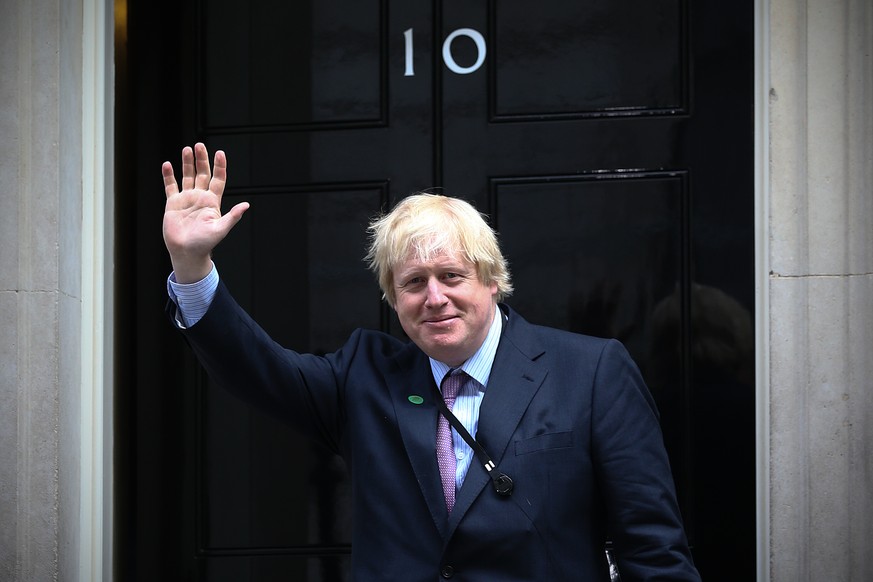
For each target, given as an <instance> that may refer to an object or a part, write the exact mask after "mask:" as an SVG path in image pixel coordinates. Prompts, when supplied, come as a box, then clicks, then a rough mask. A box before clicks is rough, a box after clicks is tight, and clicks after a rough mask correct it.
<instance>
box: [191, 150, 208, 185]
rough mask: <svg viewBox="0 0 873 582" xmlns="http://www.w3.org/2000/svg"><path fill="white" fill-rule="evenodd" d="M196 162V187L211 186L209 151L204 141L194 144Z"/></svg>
mask: <svg viewBox="0 0 873 582" xmlns="http://www.w3.org/2000/svg"><path fill="white" fill-rule="evenodd" d="M194 164H195V165H196V167H197V177H196V178H194V187H195V188H197V189H198V190H206V189H207V188H209V179H210V178H211V177H212V172H211V171H210V170H209V152H208V151H206V146H205V145H203V144H202V143H197V144H195V145H194Z"/></svg>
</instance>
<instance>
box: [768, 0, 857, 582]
mask: <svg viewBox="0 0 873 582" xmlns="http://www.w3.org/2000/svg"><path fill="white" fill-rule="evenodd" d="M769 48H770V51H769V69H770V87H769V118H770V119H769V120H770V123H769V132H770V143H769V148H770V149H769V162H770V165H769V204H768V205H767V210H768V212H769V228H768V229H767V232H766V233H765V234H766V235H768V237H769V238H768V240H767V241H763V242H765V243H769V257H768V258H769V265H768V267H769V268H768V272H769V275H768V276H767V277H766V281H767V286H768V291H766V290H765V292H768V295H767V298H768V300H769V306H770V311H769V318H768V321H769V334H767V335H766V336H765V337H768V339H769V368H768V371H769V380H770V382H769V401H768V402H766V403H765V406H768V411H769V418H770V424H769V434H768V436H769V458H770V467H769V475H768V476H767V477H768V478H769V496H770V499H769V511H768V513H769V523H768V525H769V532H770V534H769V569H770V579H771V580H773V581H775V582H805V581H810V582H819V581H822V580H842V581H846V582H864V581H868V580H873V557H871V556H873V555H871V552H870V549H871V547H873V546H871V544H873V4H871V2H870V0H769ZM765 430H766V429H765Z"/></svg>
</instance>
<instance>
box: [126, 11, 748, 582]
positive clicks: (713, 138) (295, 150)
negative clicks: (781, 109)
mask: <svg viewBox="0 0 873 582" xmlns="http://www.w3.org/2000/svg"><path fill="white" fill-rule="evenodd" d="M127 8H128V11H127V14H128V19H129V20H128V26H127V29H126V31H127V33H129V34H128V35H125V29H124V28H122V29H121V34H120V36H119V47H120V48H121V51H120V53H119V89H118V94H119V106H118V109H119V121H118V128H119V132H118V138H117V141H118V144H119V145H118V148H119V153H118V157H119V159H120V160H121V164H120V165H119V176H120V180H119V183H120V186H121V187H120V188H119V192H120V195H119V198H118V201H117V203H118V217H119V219H118V220H119V225H118V232H119V247H118V248H119V257H118V259H119V260H118V264H119V270H120V272H121V276H120V278H119V298H120V301H119V306H120V307H119V317H118V321H119V322H120V323H119V325H120V332H121V337H126V338H130V341H126V342H124V345H122V346H120V350H119V353H120V361H119V365H118V368H119V369H120V376H119V386H120V387H121V389H120V393H119V395H118V402H119V410H118V415H117V420H118V422H117V429H116V433H117V435H118V437H117V441H118V449H119V453H118V455H117V459H116V466H117V489H118V499H119V508H118V512H117V514H118V519H117V523H118V528H117V546H116V547H117V548H118V553H119V562H118V568H119V570H120V577H121V578H122V579H141V580H154V579H176V578H181V579H191V580H204V581H206V580H208V581H210V582H212V581H220V580H234V581H239V580H251V581H263V580H324V581H333V580H346V579H347V578H348V570H349V552H350V545H349V544H350V527H349V526H350V520H351V516H350V515H349V503H348V498H349V488H350V483H349V481H348V479H347V475H346V472H345V468H344V465H343V463H342V461H341V460H340V459H338V458H336V457H334V456H332V455H331V454H329V453H327V452H326V451H324V450H322V449H320V448H319V447H318V446H317V445H313V444H311V443H309V442H308V441H305V440H303V439H300V438H298V437H296V436H295V435H294V433H293V432H292V431H291V430H289V429H288V428H287V427H285V426H283V425H281V424H280V423H278V422H277V421H275V420H273V419H272V418H271V417H270V416H269V414H266V413H263V412H261V411H257V410H253V409H250V408H249V407H247V406H246V405H244V404H241V403H240V402H238V401H236V400H234V399H233V398H232V397H230V396H228V395H226V394H224V393H222V392H221V391H220V390H217V389H215V388H213V387H212V386H211V384H210V382H209V380H208V378H206V377H205V375H204V374H203V373H202V372H201V371H200V369H199V367H198V366H197V364H196V362H195V361H194V360H193V359H192V357H191V354H190V352H188V351H187V348H186V347H185V345H184V342H183V341H182V340H181V338H180V337H179V336H178V335H177V334H176V333H175V332H174V331H173V330H172V329H171V328H170V326H169V324H168V323H167V322H166V321H165V320H164V319H163V317H162V315H161V308H162V305H163V302H164V288H165V278H166V276H167V274H168V273H169V265H168V260H167V258H166V252H165V250H164V249H163V246H162V241H161V239H160V226H159V225H160V219H161V213H162V210H163V199H162V198H163V197H162V194H161V192H162V189H161V183H160V176H159V171H158V168H159V166H160V163H161V162H162V161H163V160H165V159H170V160H171V161H173V162H174V163H176V164H178V157H179V150H180V149H181V147H182V145H185V144H189V143H193V142H194V141H195V140H202V141H205V142H206V143H207V146H208V147H209V148H210V150H214V149H216V148H221V149H224V150H225V151H226V152H227V155H228V161H229V178H230V189H229V190H228V193H227V198H228V200H227V202H228V204H232V203H234V202H236V201H238V200H241V199H246V200H249V201H250V202H251V203H252V208H251V210H250V211H249V212H248V213H247V215H246V217H245V218H244V219H243V221H242V222H241V223H240V224H239V225H238V226H237V228H236V229H235V230H234V231H233V232H232V233H231V235H230V237H229V238H228V240H226V241H225V242H224V243H223V244H222V245H221V246H220V247H219V249H217V251H216V256H215V259H216V263H217V265H218V268H219V271H220V274H221V277H222V278H223V279H224V280H225V281H226V282H227V283H228V285H229V286H230V288H231V290H232V292H233V293H234V295H235V296H236V297H237V299H238V300H239V301H240V302H241V304H242V305H243V306H244V307H245V308H246V309H248V310H249V311H250V313H252V315H253V316H254V317H255V319H257V320H258V321H259V322H260V323H261V324H262V325H263V326H264V327H265V328H266V329H267V330H268V331H269V332H270V333H271V334H273V336H274V337H275V338H276V339H277V340H278V341H280V342H281V343H283V344H284V345H286V346H288V347H292V348H294V349H298V350H303V351H310V352H316V353H323V352H326V351H332V350H333V349H335V348H337V347H338V346H339V345H341V343H342V342H343V341H344V340H345V338H346V337H348V335H349V333H350V332H351V331H352V330H353V329H354V328H356V327H371V328H381V329H383V330H385V331H388V332H390V333H395V334H400V333H401V332H400V330H399V326H398V325H397V324H396V322H395V321H394V319H393V315H392V314H391V313H390V310H388V309H386V307H385V306H384V305H383V304H382V303H381V302H380V293H379V291H378V288H377V286H376V284H375V282H374V281H373V279H372V277H371V275H370V274H369V273H368V272H367V271H366V270H365V267H364V265H363V263H362V261H361V259H362V256H363V254H364V245H365V233H364V228H365V225H366V223H367V219H368V218H369V217H371V216H372V215H373V214H375V213H377V212H378V211H380V210H381V209H383V208H387V207H389V206H390V205H391V204H392V203H393V202H394V201H396V200H397V199H399V198H401V197H403V196H405V195H408V194H410V193H412V192H414V191H417V190H421V189H425V188H438V189H440V190H441V191H444V192H446V193H449V194H453V195H458V196H462V197H464V198H467V199H469V200H471V201H473V202H474V203H475V204H476V205H477V206H478V207H479V208H480V209H481V210H482V211H484V212H486V213H487V214H488V215H489V216H490V218H491V220H492V222H493V224H494V225H495V226H496V227H497V229H498V231H499V233H500V236H501V240H502V243H503V246H504V250H505V252H506V254H507V257H508V258H509V261H510V266H511V269H512V272H513V275H514V279H515V284H516V288H517V292H516V294H515V296H514V297H512V298H511V299H510V301H509V303H510V304H511V305H512V306H513V307H514V308H516V309H517V310H518V311H520V312H521V313H522V314H523V315H524V316H525V317H526V318H527V319H529V320H531V321H533V322H536V323H542V324H546V325H552V326H555V327H560V328H564V329H570V330H573V331H578V332H584V333H590V334H594V335H603V336H610V337H617V338H619V339H621V340H622V341H623V342H624V343H625V344H626V345H627V347H628V348H629V350H630V351H631V353H632V355H633V356H634V358H635V359H636V361H637V362H638V364H639V365H640V368H641V369H642V370H643V373H644V375H645V377H646V380H647V382H648V383H649V386H650V388H651V389H652V391H653V393H654V394H655V396H656V399H657V400H658V404H659V407H660V410H661V414H662V424H663V427H664V433H665V439H666V442H667V445H668V449H669V452H670V455H671V460H672V462H673V466H674V473H675V476H676V482H677V488H678V490H679V495H680V501H681V503H682V509H683V514H684V516H685V519H686V525H687V528H688V532H689V534H690V538H691V543H692V546H693V551H694V555H695V559H696V561H697V563H698V566H699V568H700V570H701V573H702V575H703V577H704V578H705V579H707V580H721V579H723V580H751V579H753V578H754V564H755V557H754V551H755V550H754V548H755V520H754V515H755V514H754V507H755V497H754V482H755V474H754V424H753V416H754V378H753V354H754V345H753V334H752V310H753V306H754V299H753V292H754V289H753V278H752V277H753V228H752V227H753V208H752V202H753V186H752V172H753V166H752V137H753V135H752V131H753V120H752V107H751V104H752V98H751V94H752V93H751V92H752V71H753V69H752V23H753V21H752V2H751V1H749V0H743V1H741V2H739V3H733V4H731V6H730V7H726V6H725V5H724V4H723V3H716V2H714V1H712V0H702V1H700V2H695V3H691V2H689V1H687V0H685V1H682V0H665V1H661V2H647V1H644V0H613V1H611V2H598V1H594V0H576V1H569V0H542V1H540V2H537V3H535V4H531V3H529V2H522V1H520V0H501V1H500V2H497V1H496V0H490V1H486V0H475V1H469V0H468V1H465V2H460V1H455V2H449V1H446V2H442V1H434V2H420V3H412V2H389V1H388V0H318V1H315V0H312V1H308V2H305V1H300V2H287V1H279V0H269V1H264V0H262V1H255V2H247V3H246V2H232V1H231V0H199V1H198V0H184V1H182V2H170V1H169V0H159V1H150V2H145V1H143V0H128V6H127ZM131 259H133V261H131Z"/></svg>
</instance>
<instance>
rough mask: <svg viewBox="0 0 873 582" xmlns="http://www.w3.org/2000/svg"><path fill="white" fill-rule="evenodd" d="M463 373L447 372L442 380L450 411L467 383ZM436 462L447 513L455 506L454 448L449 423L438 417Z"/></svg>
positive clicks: (441, 416) (445, 398)
mask: <svg viewBox="0 0 873 582" xmlns="http://www.w3.org/2000/svg"><path fill="white" fill-rule="evenodd" d="M467 378H468V376H467V374H466V373H465V372H456V373H452V372H449V373H448V374H446V376H445V378H443V387H442V393H443V400H445V401H446V407H447V408H448V409H449V410H451V409H452V407H454V405H455V397H456V396H457V395H458V392H459V391H460V390H461V386H463V385H464V382H466V381H467ZM436 442H437V445H436V450H437V462H438V463H439V465H440V476H441V477H442V479H443V493H445V494H446V507H447V508H448V510H449V512H451V511H452V508H453V507H454V506H455V466H456V465H455V463H456V462H457V460H456V459H455V447H454V445H453V444H452V427H451V426H449V421H448V420H446V419H445V417H443V415H442V414H440V415H439V418H438V420H437V438H436Z"/></svg>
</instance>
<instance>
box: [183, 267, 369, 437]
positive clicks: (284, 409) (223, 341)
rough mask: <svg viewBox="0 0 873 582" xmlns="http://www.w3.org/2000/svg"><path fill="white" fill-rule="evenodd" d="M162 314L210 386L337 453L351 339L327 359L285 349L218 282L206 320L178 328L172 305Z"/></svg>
mask: <svg viewBox="0 0 873 582" xmlns="http://www.w3.org/2000/svg"><path fill="white" fill-rule="evenodd" d="M167 314H168V315H169V316H170V318H171V320H172V321H173V322H174V325H175V326H176V327H177V328H179V329H180V330H181V331H182V334H183V335H184V337H185V339H186V341H187V342H188V344H189V345H190V346H191V348H192V349H193V351H194V353H195V355H196V356H197V359H198V360H199V361H200V363H201V365H202V366H203V367H204V368H205V370H206V372H207V374H208V375H209V377H210V379H211V380H212V382H214V383H215V384H217V385H218V386H220V387H221V388H223V389H225V390H227V391H228V392H231V393H232V394H234V395H236V396H237V397H239V398H240V399H242V400H244V401H246V402H248V403H250V404H252V405H254V406H257V407H259V408H261V409H263V410H265V411H266V412H268V413H269V414H272V415H273V416H276V417H277V418H279V419H280V420H281V421H283V422H286V423H288V424H290V425H291V426H293V427H294V428H295V430H298V431H299V432H301V433H303V434H306V435H307V436H310V437H312V438H315V439H316V440H319V441H320V442H322V443H323V444H325V445H326V446H327V447H328V448H329V449H330V450H332V451H333V452H336V453H339V451H340V443H341V439H342V427H343V426H344V413H343V411H344V406H343V400H344V395H343V389H344V388H343V387H344V386H345V380H344V375H345V374H347V373H348V372H347V368H346V366H345V362H347V361H348V358H347V357H346V356H347V354H349V353H350V352H353V351H354V347H350V346H354V345H355V343H356V342H355V339H356V337H357V334H355V335H353V336H352V339H350V340H349V342H348V344H347V345H346V346H345V347H344V348H343V349H342V350H340V351H338V352H336V353H335V354H330V355H329V356H327V357H318V356H313V355H310V354H300V353H297V352H295V351H293V350H288V349H285V348H283V347H282V346H280V345H279V344H278V343H276V342H275V341H273V340H272V339H271V338H270V337H269V335H267V333H266V332H265V331H264V330H263V329H262V328H261V327H260V326H259V325H258V324H257V323H256V322H255V321H254V320H253V319H252V318H251V317H250V316H249V315H248V314H247V313H246V312H245V311H244V310H243V309H242V308H241V307H240V306H239V305H238V304H237V303H236V301H235V300H234V299H233V297H232V296H231V295H230V293H229V291H228V290H227V288H226V287H225V286H224V284H223V283H219V286H218V289H217V291H216V295H215V298H214V299H213V302H212V304H211V306H210V308H209V310H208V311H207V313H206V315H204V316H203V318H202V319H201V320H200V321H199V322H197V323H196V324H195V325H193V326H191V327H190V328H184V327H183V326H182V325H181V324H180V323H179V320H178V318H177V317H176V315H175V305H174V304H172V302H171V303H170V304H169V305H168V308H167Z"/></svg>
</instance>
